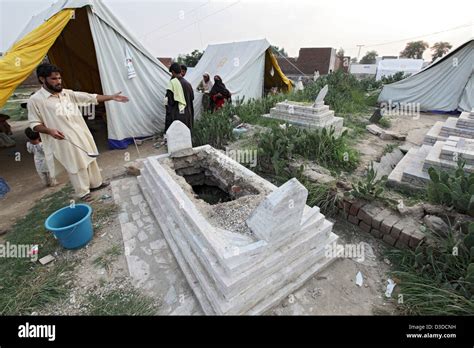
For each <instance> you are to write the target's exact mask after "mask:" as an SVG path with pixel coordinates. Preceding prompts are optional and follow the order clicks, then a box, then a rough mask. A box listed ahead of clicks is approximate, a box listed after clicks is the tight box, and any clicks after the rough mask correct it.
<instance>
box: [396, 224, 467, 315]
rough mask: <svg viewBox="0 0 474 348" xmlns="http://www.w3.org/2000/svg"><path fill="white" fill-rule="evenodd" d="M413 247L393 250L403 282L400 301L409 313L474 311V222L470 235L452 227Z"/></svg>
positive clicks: (441, 313)
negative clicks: (442, 233)
mask: <svg viewBox="0 0 474 348" xmlns="http://www.w3.org/2000/svg"><path fill="white" fill-rule="evenodd" d="M429 236H430V239H431V241H432V242H431V243H425V244H420V245H419V246H418V247H417V248H416V250H415V251H413V250H391V251H389V252H388V257H389V259H390V260H391V261H392V263H393V265H394V268H395V271H393V272H391V273H390V275H391V276H392V277H395V278H397V279H398V280H399V281H398V283H399V287H400V291H399V294H400V295H401V297H400V295H399V296H398V303H399V305H400V308H401V310H402V311H403V312H404V313H406V314H415V315H473V314H474V223H471V224H470V225H469V232H468V234H463V233H461V232H455V231H452V230H449V231H447V232H446V235H444V236H440V235H437V234H435V233H431V234H430V235H429Z"/></svg>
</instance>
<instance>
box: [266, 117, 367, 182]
mask: <svg viewBox="0 0 474 348" xmlns="http://www.w3.org/2000/svg"><path fill="white" fill-rule="evenodd" d="M346 134H347V133H346V132H343V133H342V134H341V136H340V137H339V138H336V137H335V136H334V129H331V130H330V131H327V130H326V129H322V130H307V129H301V128H298V127H293V126H289V125H286V127H285V128H281V127H272V128H271V131H270V132H264V133H260V134H259V137H258V145H257V146H258V163H259V170H261V171H263V172H266V173H273V174H275V175H279V174H280V173H281V172H282V170H283V169H284V168H285V167H286V164H287V163H288V161H289V160H290V159H292V158H293V157H294V156H295V155H299V156H302V157H304V158H306V159H309V160H313V161H315V162H317V163H318V164H320V165H322V166H324V167H327V168H329V169H333V170H350V169H353V168H355V167H356V165H357V163H358V153H357V152H356V151H354V150H353V149H351V148H350V147H349V145H348V144H347V141H346V139H345V138H346Z"/></svg>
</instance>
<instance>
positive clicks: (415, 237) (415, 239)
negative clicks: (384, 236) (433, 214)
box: [408, 230, 426, 249]
mask: <svg viewBox="0 0 474 348" xmlns="http://www.w3.org/2000/svg"><path fill="white" fill-rule="evenodd" d="M425 237H426V236H425V234H424V233H423V232H421V231H419V230H415V231H413V233H412V234H411V236H410V242H409V243H408V245H409V246H410V248H413V249H414V248H416V247H417V246H418V244H419V243H420V242H421V241H422V240H423V239H425Z"/></svg>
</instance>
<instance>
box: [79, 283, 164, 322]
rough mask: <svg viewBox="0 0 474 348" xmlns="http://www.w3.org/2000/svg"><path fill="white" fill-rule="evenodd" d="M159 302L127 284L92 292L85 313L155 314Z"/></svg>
mask: <svg viewBox="0 0 474 348" xmlns="http://www.w3.org/2000/svg"><path fill="white" fill-rule="evenodd" d="M159 306H160V303H156V302H155V301H154V299H153V298H151V297H149V296H146V295H143V294H142V293H140V292H139V291H138V290H137V289H135V288H133V287H132V286H130V285H128V286H126V287H124V288H122V289H112V290H109V291H107V292H105V293H94V292H93V293H92V294H90V295H89V296H88V297H87V301H86V304H85V307H86V308H87V309H86V313H85V314H86V315H121V316H123V315H155V314H156V312H157V308H158V307H159Z"/></svg>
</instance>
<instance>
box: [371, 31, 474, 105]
mask: <svg viewBox="0 0 474 348" xmlns="http://www.w3.org/2000/svg"><path fill="white" fill-rule="evenodd" d="M473 72H474V39H471V40H469V41H468V42H466V43H464V44H463V45H461V46H459V47H458V48H456V49H455V50H453V51H451V52H450V53H448V54H447V55H446V56H444V57H443V58H441V59H439V60H437V61H435V62H434V63H432V64H430V65H428V66H427V67H426V68H425V69H423V70H422V71H420V72H418V73H416V74H414V75H412V76H410V77H407V78H406V79H404V80H401V81H398V82H395V83H392V84H389V85H385V86H384V87H383V89H382V92H381V93H380V95H379V99H378V101H379V102H380V103H381V102H385V103H388V102H392V103H419V104H420V110H421V111H444V112H449V111H455V110H458V111H471V110H472V109H473V108H474V77H473Z"/></svg>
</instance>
